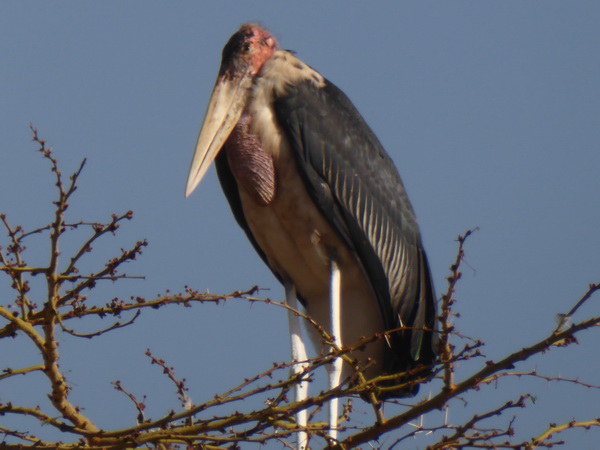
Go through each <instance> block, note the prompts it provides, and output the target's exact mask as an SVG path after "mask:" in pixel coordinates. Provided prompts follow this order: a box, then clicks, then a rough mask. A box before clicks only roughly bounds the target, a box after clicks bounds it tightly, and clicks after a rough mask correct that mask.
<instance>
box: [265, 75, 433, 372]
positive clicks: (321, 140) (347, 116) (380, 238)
mask: <svg viewBox="0 0 600 450" xmlns="http://www.w3.org/2000/svg"><path fill="white" fill-rule="evenodd" d="M274 106H275V111H276V115H277V118H278V120H279V122H280V125H281V127H282V128H283V130H284V131H285V133H286V134H287V137H288V139H289V141H290V144H291V146H292V149H293V151H294V154H295V156H296V161H297V163H298V167H299V170H300V172H301V174H302V176H303V177H304V180H305V182H306V185H307V188H308V191H309V193H310V195H311V197H312V198H313V200H314V201H315V202H316V204H317V205H318V207H319V208H320V210H321V212H322V213H323V215H324V216H325V217H326V218H327V220H328V221H329V222H330V223H331V224H332V226H333V227H334V228H335V229H336V230H337V231H338V233H339V235H340V236H341V237H342V239H344V240H345V241H346V243H347V244H348V246H349V247H350V248H351V249H353V250H354V251H355V252H356V254H357V256H358V259H359V260H360V262H361V263H362V265H363V268H364V270H365V272H366V273H367V275H368V277H369V279H370V280H371V283H372V285H373V287H374V289H375V292H376V295H377V297H378V300H379V305H380V308H381V311H382V314H383V316H384V318H385V323H386V328H387V329H388V330H391V329H395V328H398V327H400V326H406V327H416V328H423V327H425V328H429V329H432V328H434V327H435V296H434V292H433V287H432V283H431V277H430V273H429V267H428V263H427V258H426V256H425V252H424V250H423V248H422V245H421V238H420V234H419V228H418V225H417V222H416V219H415V215H414V212H413V209H412V206H411V204H410V201H409V200H408V196H407V194H406V190H405V189H404V186H403V184H402V181H401V179H400V176H399V174H398V171H397V170H396V168H395V166H394V164H393V162H392V160H391V158H390V157H389V156H388V154H387V153H386V151H385V150H384V148H383V147H382V145H381V143H380V142H379V140H378V139H377V137H376V136H375V134H374V133H373V131H372V130H371V129H370V128H369V126H368V125H367V124H366V122H365V121H364V119H363V118H362V116H361V115H360V114H359V113H358V111H357V110H356V108H355V107H354V106H353V105H352V103H351V102H350V100H349V99H348V98H347V97H346V96H345V95H344V93H343V92H341V91H340V90H339V89H338V88H337V87H335V86H334V85H333V84H332V83H330V82H327V84H326V85H325V87H322V88H318V87H316V86H315V85H314V84H313V83H312V82H310V81H306V82H303V83H299V84H294V85H290V86H289V87H288V89H287V92H286V95H285V96H282V97H280V98H277V99H276V100H275V105H274ZM255 246H256V245H255ZM432 335H433V333H431V332H424V331H422V330H414V331H408V332H406V331H405V332H402V333H400V334H397V335H396V336H395V339H393V341H392V346H393V347H394V349H393V350H392V351H391V352H388V353H390V354H389V355H388V357H387V358H386V363H385V367H386V370H388V371H389V372H398V371H400V370H406V369H407V368H410V367H411V366H413V365H414V362H415V361H416V362H420V363H424V364H428V363H430V362H431V361H432V360H433V359H434V358H435V349H434V338H433V336H432ZM407 350H409V351H407Z"/></svg>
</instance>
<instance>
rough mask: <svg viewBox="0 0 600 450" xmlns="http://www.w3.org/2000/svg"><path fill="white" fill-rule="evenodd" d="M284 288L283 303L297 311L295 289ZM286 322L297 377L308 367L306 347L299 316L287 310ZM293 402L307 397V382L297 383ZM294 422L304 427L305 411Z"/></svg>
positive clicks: (302, 438)
mask: <svg viewBox="0 0 600 450" xmlns="http://www.w3.org/2000/svg"><path fill="white" fill-rule="evenodd" d="M284 287H285V303H286V304H287V305H288V306H289V307H291V308H294V309H296V310H297V309H298V299H297V297H296V288H295V287H294V285H293V284H292V283H290V282H286V283H284ZM288 320H289V324H290V337H291V340H292V360H293V361H295V362H297V364H294V365H293V366H292V374H293V375H297V374H299V373H302V372H303V371H304V368H305V367H306V366H307V365H308V363H306V360H307V359H308V358H307V355H306V345H305V344H304V340H303V338H302V330H301V328H300V316H298V315H297V314H295V313H294V312H293V311H291V310H288ZM295 394H296V395H295V397H296V398H295V401H297V402H300V401H302V400H305V399H306V398H307V397H308V382H307V381H303V382H301V383H298V384H297V385H296V388H295ZM296 422H297V424H298V426H299V427H306V425H307V424H308V416H307V412H306V409H303V410H301V411H298V413H297V414H296ZM297 439H298V449H299V450H302V449H306V448H308V447H307V444H308V436H307V434H306V431H299V432H298V434H297Z"/></svg>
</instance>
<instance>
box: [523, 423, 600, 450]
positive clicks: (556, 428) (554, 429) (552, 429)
mask: <svg viewBox="0 0 600 450" xmlns="http://www.w3.org/2000/svg"><path fill="white" fill-rule="evenodd" d="M592 427H600V418H598V419H594V420H590V421H588V422H577V421H575V420H573V421H571V422H568V423H564V424H562V425H556V424H554V423H551V424H550V426H549V428H548V430H546V431H545V432H544V433H543V434H541V435H540V436H538V437H537V438H536V439H534V440H533V442H532V443H531V444H529V445H527V449H534V448H536V447H540V446H543V445H544V443H545V442H546V441H547V440H548V439H551V438H552V437H553V436H554V435H555V434H558V433H562V432H563V431H566V430H572V429H574V428H584V429H586V430H589V429H590V428H592Z"/></svg>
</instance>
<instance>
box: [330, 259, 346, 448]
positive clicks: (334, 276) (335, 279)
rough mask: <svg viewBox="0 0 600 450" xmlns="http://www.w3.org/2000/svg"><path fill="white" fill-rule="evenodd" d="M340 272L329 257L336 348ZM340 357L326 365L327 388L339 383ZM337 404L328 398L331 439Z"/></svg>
mask: <svg viewBox="0 0 600 450" xmlns="http://www.w3.org/2000/svg"><path fill="white" fill-rule="evenodd" d="M341 289H342V286H341V272H340V268H339V267H338V265H337V262H336V261H335V260H334V259H333V258H332V259H331V285H330V311H331V334H332V335H333V342H334V344H335V346H336V347H337V348H341V347H342V329H341V324H340V322H341ZM342 364H343V361H342V359H341V358H336V359H335V360H334V361H333V363H331V364H330V365H329V366H328V367H327V371H328V372H329V390H331V389H334V388H336V387H338V386H339V385H340V378H341V376H342ZM338 405H339V398H337V397H336V398H332V399H331V400H329V435H330V436H331V437H332V439H337V434H338V433H337V425H338Z"/></svg>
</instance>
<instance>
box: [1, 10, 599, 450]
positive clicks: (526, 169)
mask: <svg viewBox="0 0 600 450" xmlns="http://www.w3.org/2000/svg"><path fill="white" fill-rule="evenodd" d="M248 21H258V22H260V23H262V24H263V25H265V26H266V27H268V28H269V29H270V30H271V31H272V32H274V33H275V34H276V35H277V36H278V37H279V39H280V42H281V44H282V46H283V48H289V49H293V50H295V51H296V52H297V53H298V56H299V57H300V58H301V59H303V60H304V61H305V62H307V63H308V64H310V65H311V66H313V67H314V68H316V69H317V70H318V71H320V72H321V73H322V74H323V75H325V76H326V77H327V78H328V79H330V80H332V81H333V82H334V83H335V84H337V85H338V86H339V87H340V88H341V89H342V90H344V91H345V92H346V93H347V94H348V96H349V97H350V98H351V99H352V101H353V102H354V103H355V104H356V106H357V107H358V109H359V110H360V111H361V113H362V114H363V115H364V117H365V118H366V120H367V121H368V122H369V124H370V125H371V127H372V128H373V129H374V130H375V132H376V134H377V135H378V136H379V138H380V140H381V141H382V142H383V144H384V146H385V147H386V148H387V150H388V152H389V153H390V154H391V156H392V158H393V159H394V160H395V162H396V164H397V166H398V168H399V171H400V173H401V175H402V178H403V180H404V182H405V185H406V186H407V189H408V191H409V194H410V196H411V200H412V202H413V205H414V207H415V210H416V212H417V216H418V218H419V222H420V225H421V229H422V233H423V236H424V241H425V245H426V248H427V251H428V254H429V259H430V262H431V265H432V270H433V274H434V278H435V282H436V286H437V290H438V291H439V292H441V291H442V290H443V289H444V288H445V277H446V276H447V274H448V271H447V267H448V266H449V264H450V263H451V261H452V260H453V258H454V254H455V249H456V243H455V241H454V240H455V238H456V236H457V235H458V234H461V233H463V232H464V231H465V230H466V229H468V228H472V227H480V231H479V232H478V233H477V234H476V235H475V236H474V237H473V238H472V239H471V240H470V241H469V243H468V247H467V260H466V263H467V265H466V266H465V268H464V271H463V272H464V277H463V280H462V281H461V284H460V285H459V289H458V293H457V295H458V298H459V304H458V306H457V308H458V311H459V312H460V314H461V317H460V319H458V326H459V327H460V329H461V330H462V331H463V332H464V333H465V334H467V335H471V336H474V337H478V338H481V339H483V340H484V341H486V343H487V346H486V350H485V353H486V354H487V355H488V357H489V358H490V359H498V358H500V357H502V356H504V355H506V354H507V352H509V351H510V350H513V349H516V348H520V347H523V346H526V345H528V344H530V343H532V342H534V341H535V340H536V339H539V338H541V337H542V336H544V334H546V333H548V332H549V331H550V330H551V329H553V327H554V326H555V317H556V314H557V313H559V312H566V311H567V310H568V309H570V307H571V306H572V304H573V303H574V302H575V301H576V300H577V299H578V298H579V297H580V296H581V295H582V294H583V292H584V291H585V290H586V289H587V285H588V283H591V282H598V281H600V238H599V232H598V230H599V229H600V210H599V209H598V196H599V193H600V177H599V176H598V174H599V171H600V148H599V144H600V89H599V87H598V80H600V59H599V58H598V55H600V28H599V27H598V24H599V23H600V5H599V4H598V3H597V2H594V1H571V2H565V1H554V0H547V1H530V2H522V1H510V0H508V1H503V2H480V1H463V2H460V3H457V2H456V3H455V2H433V1H432V2H403V1H401V2H391V1H390V2H379V3H374V2H361V3H359V2H355V3H350V2H349V3H344V5H343V7H342V5H341V3H337V2H315V1H312V2H297V3H289V2H261V3H259V2H253V4H252V7H251V8H249V7H248V3H246V2H241V1H238V2H192V1H182V2H177V3H175V4H174V3H170V2H169V3H167V2H156V1H143V2H142V1H130V2H114V1H106V2H96V3H92V2H79V3H74V2H69V3H67V2H29V1H23V2H18V3H17V2H3V3H1V4H0V55H2V61H1V63H0V152H2V153H1V154H2V161H3V163H2V164H1V165H0V179H1V180H2V189H1V190H0V212H2V213H5V214H7V215H8V217H9V219H10V220H11V222H12V223H14V224H17V223H18V224H22V225H23V226H25V227H30V228H33V227H37V226H40V225H42V224H45V223H47V222H48V221H49V220H50V214H51V211H52V209H51V205H50V201H51V200H53V199H54V191H53V190H52V178H51V176H50V173H49V171H48V168H47V164H46V163H45V162H44V161H42V159H41V158H40V157H39V156H38V155H37V154H35V153H34V151H33V150H34V148H35V146H34V145H33V144H32V143H31V133H30V130H29V124H30V123H32V124H34V125H35V126H36V127H37V128H38V130H39V133H40V135H41V136H42V137H43V138H44V139H46V140H47V141H48V143H49V144H50V145H51V146H52V147H54V149H55V152H56V157H57V158H58V159H59V160H60V162H61V166H62V168H63V171H64V172H65V173H68V172H71V171H73V170H75V168H76V167H77V166H78V164H79V162H80V161H81V160H82V159H83V158H88V163H87V166H86V168H85V171H84V174H83V175H82V178H81V182H80V189H79V191H78V193H77V196H76V197H75V200H74V201H73V203H72V209H71V214H72V215H71V218H72V219H73V220H79V219H85V220H89V221H100V220H107V218H109V217H110V214H112V213H113V212H116V213H121V212H124V211H126V210H129V209H132V210H133V211H134V212H135V219H134V220H133V221H132V222H131V223H128V224H127V225H126V226H124V227H123V229H122V230H121V232H120V233H119V235H118V237H116V238H115V239H113V240H108V239H107V241H106V245H107V247H106V249H100V248H98V258H108V257H109V256H110V255H111V251H112V253H114V252H118V251H119V248H120V247H125V246H128V245H131V244H133V243H134V242H135V241H136V240H139V239H141V238H147V239H148V240H149V242H150V245H149V247H148V249H147V250H146V251H145V252H144V256H143V258H142V259H141V260H140V261H139V262H136V263H135V264H130V265H129V266H128V267H127V272H128V273H129V274H132V275H145V276H146V280H145V281H130V282H127V283H122V284H117V285H107V286H103V287H101V288H100V289H98V290H97V292H96V293H95V294H94V296H93V299H94V300H95V301H97V302H98V303H106V302H107V301H109V300H110V299H111V298H113V297H115V296H122V297H125V298H126V297H128V296H129V295H143V296H147V297H149V298H151V297H153V296H155V295H157V294H158V293H162V292H164V291H165V289H171V290H172V291H179V290H181V289H182V288H183V286H184V285H190V286H192V287H194V288H196V289H198V290H210V291H211V292H214V293H228V292H231V291H234V290H238V289H240V290H243V289H247V288H249V287H251V286H253V285H259V286H261V287H265V288H269V289H270V291H268V292H266V293H265V295H268V296H270V297H272V298H275V299H281V298H282V295H283V290H282V288H281V287H280V286H279V285H278V283H277V281H276V280H275V279H274V278H273V277H272V275H271V273H270V271H269V270H268V269H267V268H266V267H264V266H263V265H262V263H261V261H260V259H259V258H258V256H256V255H255V254H254V252H253V250H252V248H251V246H250V244H249V243H248V242H247V241H246V238H245V237H244V235H243V233H242V232H241V230H239V229H238V227H237V225H236V224H235V222H234V220H233V217H232V216H231V213H230V211H229V207H228V206H227V204H226V201H225V198H224V196H223V195H222V193H221V191H220V187H219V185H218V181H217V179H216V174H215V173H214V170H211V171H210V173H209V174H208V176H207V177H206V178H205V179H204V181H203V182H202V184H201V186H200V187H199V188H198V189H197V190H196V192H194V194H193V196H192V197H191V198H189V199H187V200H186V199H184V197H183V191H184V186H185V182H186V177H187V171H188V168H189V163H190V160H191V156H192V153H193V150H194V146H195V141H196V138H197V133H198V131H199V127H200V125H201V122H202V119H203V115H204V111H205V108H206V105H207V102H208V98H209V96H210V93H211V90H212V87H213V84H214V81H215V78H216V73H217V70H218V67H219V63H220V52H221V49H222V47H223V45H224V44H225V42H226V41H227V39H228V38H229V36H230V35H231V34H232V33H233V32H234V31H236V30H237V28H238V27H239V25H240V24H242V23H244V22H248ZM82 238H83V235H77V234H75V235H74V236H73V239H72V241H69V242H66V243H65V246H64V252H65V253H67V252H68V250H69V248H71V249H72V248H76V246H77V244H78V243H79V242H81V239H82ZM2 239H3V241H2V244H0V245H5V243H6V241H5V238H2ZM38 243H39V245H41V246H42V247H41V248H42V250H44V251H45V250H46V248H45V247H43V245H45V244H43V243H42V241H38ZM35 247H36V246H35V245H34V242H32V243H30V245H29V248H30V260H29V262H30V264H35V263H36V262H38V263H39V264H43V259H42V257H43V255H44V253H43V252H39V251H37V250H36V248H35ZM101 261H102V260H101V259H96V260H95V262H96V266H97V265H99V264H101ZM93 262H94V260H90V262H89V264H90V265H89V268H88V270H92V267H94V264H93ZM7 283H8V280H7V279H6V278H5V279H4V280H3V281H0V292H2V298H3V300H2V301H3V302H6V301H7V298H10V297H7ZM599 311H600V308H599V307H598V301H595V302H592V303H590V304H589V305H587V306H586V307H585V308H583V311H581V313H580V316H579V317H580V318H581V317H583V315H591V314H596V315H597V314H598V312H599ZM9 344H10V346H8V345H7V343H0V361H2V362H3V364H2V365H3V366H4V365H7V364H8V365H10V366H11V367H12V366H14V367H17V366H19V365H21V366H23V365H26V364H28V363H31V361H34V358H35V356H36V355H35V350H34V349H32V348H31V347H30V346H29V345H28V344H27V343H26V342H25V340H24V339H17V340H15V341H11V342H10V343H9ZM597 346H598V335H597V333H595V334H594V333H592V332H588V333H586V334H583V335H582V336H581V338H580V340H579V345H578V346H576V347H573V348H570V349H569V350H564V349H556V350H553V351H552V352H551V354H549V355H547V356H545V357H543V358H538V359H536V360H535V361H533V362H532V364H530V365H528V366H526V367H527V368H531V367H533V366H535V367H537V368H538V369H539V370H540V371H543V372H544V373H545V374H547V375H557V374H560V375H562V376H565V377H573V378H575V377H580V378H582V379H584V380H587V381H590V382H596V383H597V382H598V376H597V374H598V372H599V370H600V359H599V358H598V355H597ZM16 347H18V348H19V352H18V354H15V348H16ZM146 348H151V349H152V350H153V352H155V353H156V354H157V355H158V356H161V357H163V358H166V359H167V361H168V363H169V364H170V365H172V366H174V367H175V368H176V371H177V373H178V374H180V376H182V377H185V378H186V379H187V380H188V383H189V385H190V387H191V396H192V399H193V400H194V401H195V402H196V403H198V402H200V401H201V400H203V399H206V398H208V397H210V396H211V395H212V394H214V393H216V392H218V391H220V390H224V389H226V388H228V387H231V386H233V385H234V384H235V383H236V382H239V381H240V380H241V379H242V378H243V377H248V376H251V375H253V374H255V373H257V372H259V371H262V370H264V369H266V368H267V367H269V365H270V364H271V362H273V361H284V360H286V359H287V358H288V352H289V342H288V334H287V320H286V317H285V314H284V313H283V312H282V311H279V310H278V309H277V308H268V307H264V306H262V305H254V306H252V307H250V306H248V305H246V304H242V303H239V304H227V305H224V306H216V307H215V306H211V305H207V306H202V307H198V306H196V307H194V308H192V309H183V308H172V309H169V310H166V309H164V310H161V311H159V312H155V313H154V312H149V313H146V314H145V317H143V318H142V320H141V321H140V323H139V324H136V325H135V326H133V327H129V328H127V329H124V330H121V331H118V332H115V333H112V334H111V335H107V336H105V337H102V338H98V339H94V340H92V341H89V342H88V341H86V342H79V341H77V342H71V340H70V339H66V338H65V339H64V340H63V341H62V342H61V350H62V352H63V357H64V361H63V365H62V366H63V367H69V380H72V382H73V383H74V384H75V389H74V391H73V396H74V399H75V400H76V401H79V402H80V403H81V404H82V405H83V406H85V407H86V408H87V409H86V411H87V412H88V413H89V414H90V416H91V417H92V418H94V419H96V420H97V421H98V422H99V423H100V425H101V426H106V427H110V426H115V424H118V423H121V424H122V423H123V421H124V420H134V417H135V414H134V412H133V411H130V410H129V409H128V408H129V405H128V403H127V401H126V400H125V399H124V398H121V396H119V394H118V393H117V392H115V391H114V390H113V389H112V387H111V386H110V384H109V382H110V381H113V380H115V379H120V380H122V381H123V383H124V385H125V386H128V385H129V386H131V387H135V389H134V390H135V391H136V393H138V394H139V395H142V394H144V393H146V394H151V396H150V399H149V400H148V403H149V407H150V408H151V409H152V408H154V411H164V408H165V407H166V406H165V405H166V404H168V403H165V402H171V406H169V407H176V406H177V403H176V401H175V396H174V395H173V394H172V392H171V390H172V387H171V386H169V385H168V384H167V383H166V381H165V380H163V377H162V375H161V374H160V373H159V372H160V371H159V370H157V369H156V368H155V367H150V366H149V364H148V363H147V360H146V357H145V356H144V351H145V349H146ZM5 361H8V363H6V362H5ZM524 368H525V366H524ZM146 374H148V376H147V380H141V378H140V377H142V375H143V376H144V377H145V376H146ZM32 380H34V381H35V383H34V385H33V386H32V388H31V391H30V393H28V394H26V395H25V397H23V398H25V400H24V402H34V401H35V400H34V398H35V395H38V397H39V396H40V395H42V394H41V393H42V392H44V391H43V389H44V388H45V387H46V386H45V384H44V381H43V380H42V379H41V378H35V376H32ZM22 382H23V381H22V380H15V381H14V386H15V389H18V388H17V386H19V384H18V383H22ZM11 383H13V382H11ZM128 383H129V384H128ZM506 385H507V386H508V387H509V389H508V392H510V393H514V394H510V395H512V396H511V398H512V397H515V396H518V394H519V393H521V392H527V391H531V390H533V391H534V392H536V393H537V394H538V395H539V402H538V404H536V405H534V406H531V407H529V409H528V411H527V414H526V415H524V416H523V417H527V421H528V422H527V423H525V422H524V421H523V422H521V423H519V422H517V423H516V424H515V426H516V427H517V429H520V430H521V431H531V433H533V434H535V433H537V432H538V431H539V432H541V431H543V429H544V426H545V425H546V424H547V423H548V422H550V421H556V422H561V421H568V420H570V419H572V418H573V417H576V418H579V419H582V420H584V419H591V418H594V417H597V415H598V410H597V405H598V403H599V402H600V395H599V394H598V391H589V390H585V389H583V388H574V387H572V386H571V387H568V389H567V387H566V386H557V385H556V384H549V385H547V384H545V383H542V382H539V381H538V382H536V383H530V382H527V381H524V380H513V381H512V382H509V383H507V384H506ZM21 386H22V385H21ZM502 392H505V391H501V389H500V388H498V389H495V388H493V387H490V388H488V389H487V392H485V393H483V395H482V399H484V400H489V401H491V402H492V403H493V402H494V401H496V402H499V401H502V400H505V399H507V397H506V395H505V394H502ZM14 395H15V394H14V392H11V393H9V392H5V391H1V392H0V402H6V401H10V400H13V401H16V400H17V397H13V396H14ZM502 395H504V397H502ZM469 401H472V403H470V404H469V406H473V407H474V408H476V405H478V403H477V402H478V401H477V400H475V398H473V399H472V400H471V399H469ZM98 402H100V403H99V404H100V405H101V406H100V407H97V406H96V405H98ZM102 402H105V403H102ZM494 404H495V403H494ZM114 405H119V407H120V408H121V410H122V411H120V412H119V413H118V414H117V413H115V412H114V411H111V410H110V408H109V407H112V406H114ZM462 409H463V405H462V404H461V403H456V404H453V406H452V409H451V417H452V414H456V415H457V417H458V416H459V415H460V414H461V413H462ZM470 411H471V412H476V411H478V410H477V409H473V410H470ZM159 414H160V413H159V412H156V413H155V414H154V416H156V417H157V416H158V415H159ZM3 420H4V418H3ZM567 437H572V438H573V441H572V444H573V445H574V446H573V447H570V448H590V449H591V448H593V447H592V445H593V443H595V442H597V439H598V432H597V431H596V432H595V433H594V432H587V433H584V432H581V433H575V432H573V433H572V434H571V435H569V436H567ZM420 446H421V445H420V444H419V442H418V441H415V442H414V448H419V447H420ZM407 448H410V446H409V447H407Z"/></svg>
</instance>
